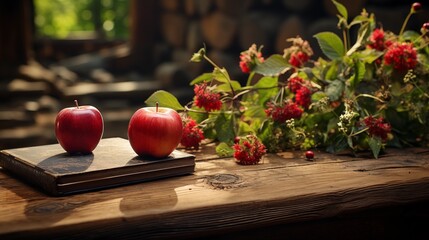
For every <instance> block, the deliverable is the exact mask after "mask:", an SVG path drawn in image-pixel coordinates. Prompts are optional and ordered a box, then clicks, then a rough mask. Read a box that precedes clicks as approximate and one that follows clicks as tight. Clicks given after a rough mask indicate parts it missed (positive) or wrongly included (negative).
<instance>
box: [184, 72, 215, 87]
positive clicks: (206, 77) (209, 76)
mask: <svg viewBox="0 0 429 240" xmlns="http://www.w3.org/2000/svg"><path fill="white" fill-rule="evenodd" d="M212 79H213V74H212V73H203V74H201V75H200V76H198V77H196V78H195V79H194V80H192V81H191V83H190V84H189V85H191V86H192V85H195V84H197V83H200V82H205V81H209V80H212Z"/></svg>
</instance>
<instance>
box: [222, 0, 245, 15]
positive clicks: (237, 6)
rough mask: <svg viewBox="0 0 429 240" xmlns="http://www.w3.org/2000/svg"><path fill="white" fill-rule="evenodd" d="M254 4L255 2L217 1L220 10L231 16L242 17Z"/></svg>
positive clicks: (243, 0) (242, 0)
mask: <svg viewBox="0 0 429 240" xmlns="http://www.w3.org/2000/svg"><path fill="white" fill-rule="evenodd" d="M252 2H253V0H240V1H231V0H215V3H216V7H217V8H218V10H219V11H220V12H222V13H224V14H226V15H229V16H240V15H242V14H243V13H246V11H247V9H248V8H249V7H250V5H251V4H252Z"/></svg>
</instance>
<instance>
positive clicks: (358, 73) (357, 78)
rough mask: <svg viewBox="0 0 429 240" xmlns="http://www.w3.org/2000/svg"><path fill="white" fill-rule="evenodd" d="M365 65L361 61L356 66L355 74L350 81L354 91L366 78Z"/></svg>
mask: <svg viewBox="0 0 429 240" xmlns="http://www.w3.org/2000/svg"><path fill="white" fill-rule="evenodd" d="M365 70H366V69H365V63H363V62H361V61H356V63H355V66H354V71H355V72H354V74H353V76H352V77H351V79H350V86H351V87H352V89H355V88H356V86H357V85H358V84H359V83H360V82H361V81H362V79H363V77H364V76H365Z"/></svg>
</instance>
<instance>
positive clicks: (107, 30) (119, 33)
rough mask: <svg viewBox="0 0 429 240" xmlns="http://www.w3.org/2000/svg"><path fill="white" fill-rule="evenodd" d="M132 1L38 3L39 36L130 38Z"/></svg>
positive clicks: (43, 0) (58, 0)
mask: <svg viewBox="0 0 429 240" xmlns="http://www.w3.org/2000/svg"><path fill="white" fill-rule="evenodd" d="M129 4H130V1H129V0H34V5H35V26H36V34H37V36H39V37H48V38H55V39H65V38H107V39H126V38H128V36H129V31H128V27H129Z"/></svg>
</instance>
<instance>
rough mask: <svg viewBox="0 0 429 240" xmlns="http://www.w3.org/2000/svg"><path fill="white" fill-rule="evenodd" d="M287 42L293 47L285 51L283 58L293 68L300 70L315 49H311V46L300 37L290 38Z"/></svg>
mask: <svg viewBox="0 0 429 240" xmlns="http://www.w3.org/2000/svg"><path fill="white" fill-rule="evenodd" d="M287 41H288V42H291V43H292V46H290V47H288V48H286V49H284V54H283V57H284V58H285V59H286V60H288V62H289V64H290V65H292V66H293V67H296V68H300V67H302V66H304V64H305V63H306V62H308V60H310V57H311V56H312V55H313V49H311V47H310V44H309V43H308V42H307V41H304V40H303V39H302V38H300V37H296V38H289V39H287Z"/></svg>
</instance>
